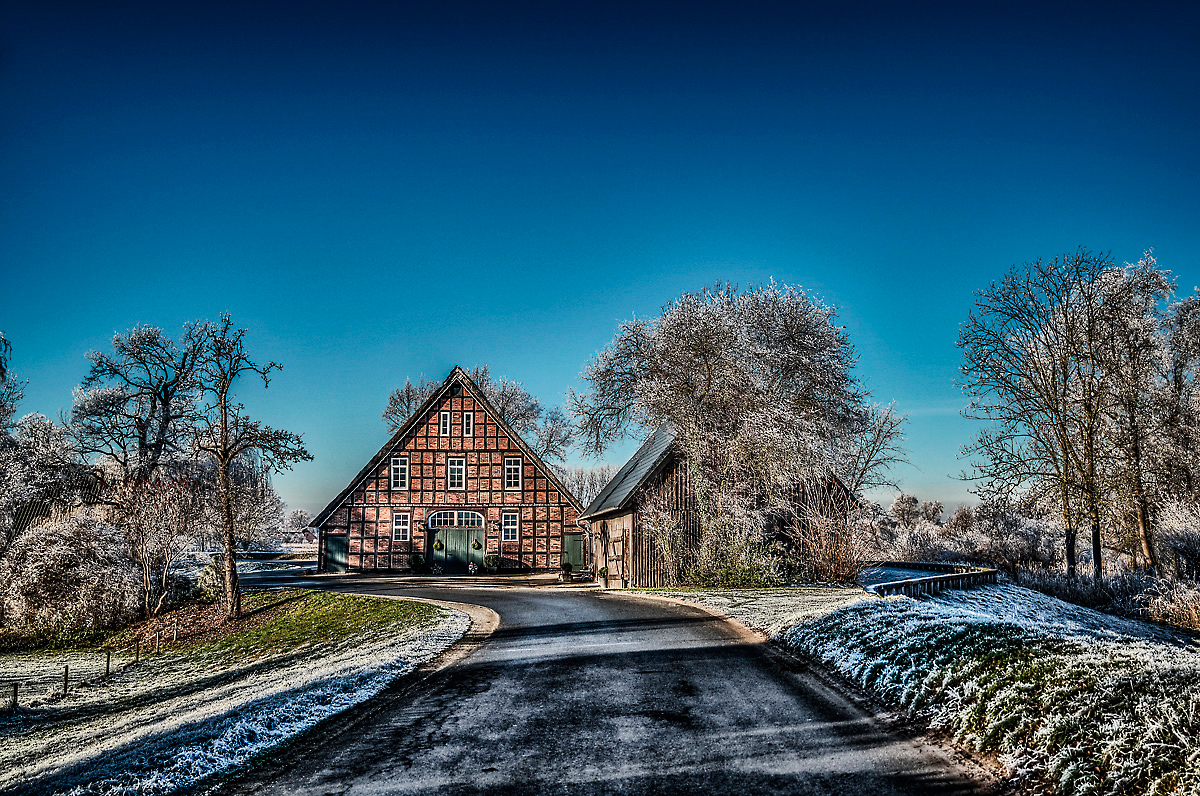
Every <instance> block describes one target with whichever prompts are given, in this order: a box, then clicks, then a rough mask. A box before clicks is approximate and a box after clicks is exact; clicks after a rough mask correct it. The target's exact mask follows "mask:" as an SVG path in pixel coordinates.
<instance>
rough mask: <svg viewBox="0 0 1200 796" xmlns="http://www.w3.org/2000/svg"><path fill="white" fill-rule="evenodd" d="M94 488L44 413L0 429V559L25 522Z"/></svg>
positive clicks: (57, 509) (87, 471)
mask: <svg viewBox="0 0 1200 796" xmlns="http://www.w3.org/2000/svg"><path fill="white" fill-rule="evenodd" d="M95 487H96V479H95V476H94V473H93V472H92V471H91V470H90V468H87V467H85V466H83V464H82V462H81V461H80V458H79V455H78V453H77V452H76V450H75V448H74V447H73V446H72V444H71V438H70V436H69V435H68V434H67V431H66V429H65V428H63V427H62V426H60V425H58V424H56V423H54V422H53V421H52V420H49V419H48V418H46V416H45V415H39V414H30V415H26V416H25V417H23V418H21V420H19V421H18V422H17V423H16V425H15V426H12V427H11V433H10V432H8V431H0V556H3V555H4V551H5V549H6V548H7V547H8V546H9V544H11V543H12V541H13V540H14V539H15V538H16V536H17V535H19V534H20V533H21V532H23V531H24V530H25V529H26V528H27V527H29V525H30V524H31V523H34V522H37V521H40V520H42V519H44V518H45V517H48V516H53V515H55V514H59V513H62V512H64V511H66V510H67V509H69V508H71V507H73V506H77V505H79V503H80V501H81V499H82V497H83V496H84V495H85V494H89V493H91V492H92V491H94V489H95Z"/></svg>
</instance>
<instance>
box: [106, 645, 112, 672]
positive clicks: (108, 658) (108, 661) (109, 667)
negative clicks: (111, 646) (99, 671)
mask: <svg viewBox="0 0 1200 796" xmlns="http://www.w3.org/2000/svg"><path fill="white" fill-rule="evenodd" d="M111 671H112V650H105V651H104V676H105V677H108V675H109V672H111Z"/></svg>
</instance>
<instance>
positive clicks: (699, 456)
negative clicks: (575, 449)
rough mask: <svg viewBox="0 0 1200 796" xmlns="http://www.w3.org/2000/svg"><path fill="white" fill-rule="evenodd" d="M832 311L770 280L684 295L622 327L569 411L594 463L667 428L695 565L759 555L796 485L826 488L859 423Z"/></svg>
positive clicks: (587, 373) (849, 352) (850, 360)
mask: <svg viewBox="0 0 1200 796" xmlns="http://www.w3.org/2000/svg"><path fill="white" fill-rule="evenodd" d="M833 320H834V310H833V309H832V308H831V307H828V306H826V305H825V304H823V303H821V302H820V301H818V300H817V299H815V298H813V297H812V296H810V295H809V294H807V293H805V292H804V291H802V290H800V289H798V288H795V287H791V286H779V285H776V284H775V283H770V284H768V285H763V286H759V287H751V288H750V289H748V290H745V291H739V290H737V289H735V288H734V287H733V286H731V285H717V286H716V287H713V288H710V289H707V290H702V291H700V292H698V293H687V294H685V295H683V296H681V297H680V298H679V299H677V300H675V301H673V302H671V303H670V304H667V305H666V306H664V307H663V309H662V312H661V313H660V315H659V316H658V317H657V318H654V319H649V320H642V319H635V320H632V321H627V322H625V323H623V324H622V325H621V327H620V329H619V331H618V332H617V335H616V337H615V338H614V339H613V340H612V341H611V342H610V343H609V344H608V345H607V346H606V347H605V348H604V349H603V350H602V351H601V352H599V353H598V354H597V355H596V356H595V357H594V358H593V359H592V361H591V362H590V363H589V364H588V365H587V367H586V368H585V370H584V372H583V379H584V381H585V383H586V385H587V389H586V391H584V392H582V393H573V394H572V395H571V399H570V404H571V409H572V412H573V414H574V416H575V418H576V422H577V426H578V427H579V429H580V431H581V434H582V437H583V447H584V448H585V450H586V451H587V452H589V453H592V454H599V453H601V452H603V451H604V450H605V449H606V448H607V447H608V446H609V445H611V444H613V443H614V442H616V441H618V440H620V439H625V438H628V437H629V436H631V435H644V434H646V433H648V432H649V431H650V430H653V429H655V428H657V427H658V426H660V425H662V424H663V423H666V422H671V423H674V424H675V425H676V427H677V428H678V435H677V444H678V445H679V448H680V451H681V453H682V454H683V456H684V458H685V461H686V463H687V466H688V468H689V470H690V474H691V476H692V484H693V488H694V489H695V490H696V492H697V496H698V501H697V507H698V511H699V513H700V516H701V532H702V540H701V548H702V549H701V553H700V557H699V560H700V561H701V562H703V561H706V560H708V559H712V561H713V565H714V566H721V565H722V564H721V563H720V561H719V558H720V557H721V556H732V557H734V558H737V559H739V560H741V561H745V562H747V563H748V565H753V563H752V562H753V561H754V560H755V559H757V558H760V555H759V553H760V552H761V544H762V529H763V528H764V527H765V526H766V525H767V524H768V523H769V522H770V521H771V518H772V517H775V516H777V515H779V514H780V513H781V512H783V511H784V510H785V509H786V507H788V506H789V505H791V503H792V501H794V499H795V498H796V495H797V494H798V493H799V492H800V491H801V490H802V489H803V486H804V485H805V484H823V483H825V482H826V481H827V479H828V478H829V474H830V473H831V472H833V470H834V468H835V466H836V463H837V455H836V449H837V441H838V440H839V439H840V438H842V437H844V436H845V435H846V434H847V433H848V431H849V429H851V428H852V427H854V426H855V425H856V424H859V423H861V422H862V419H863V415H864V409H863V395H862V392H861V390H860V389H859V388H858V385H857V383H856V382H855V379H854V378H853V376H852V374H851V368H852V366H853V364H854V359H855V358H854V352H853V349H852V348H851V346H850V342H849V340H848V339H847V337H846V335H845V332H844V330H843V329H842V328H840V327H838V326H835V325H834V323H833Z"/></svg>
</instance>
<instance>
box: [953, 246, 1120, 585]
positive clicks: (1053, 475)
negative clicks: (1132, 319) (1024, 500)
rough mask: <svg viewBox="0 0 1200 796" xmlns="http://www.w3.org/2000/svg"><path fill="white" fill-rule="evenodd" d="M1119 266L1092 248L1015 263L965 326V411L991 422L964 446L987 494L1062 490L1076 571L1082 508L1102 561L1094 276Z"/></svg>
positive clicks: (1069, 556) (1002, 498)
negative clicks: (1044, 258) (1056, 256)
mask: <svg viewBox="0 0 1200 796" xmlns="http://www.w3.org/2000/svg"><path fill="white" fill-rule="evenodd" d="M1111 266H1112V263H1111V260H1109V259H1108V258H1106V257H1096V256H1093V255H1092V254H1091V253H1089V252H1087V251H1085V250H1082V249H1081V250H1079V251H1078V252H1076V253H1075V254H1074V255H1068V256H1064V257H1061V258H1055V259H1053V260H1050V261H1043V260H1037V261H1035V262H1032V263H1027V264H1025V265H1024V266H1022V267H1014V268H1013V269H1011V270H1010V271H1009V273H1008V274H1007V275H1005V277H1004V278H1003V279H1002V280H1001V281H1000V282H999V283H993V284H992V285H991V286H989V287H988V288H987V289H986V290H982V291H980V292H979V293H977V294H976V302H975V309H974V310H972V312H971V313H970V315H969V316H968V318H967V322H966V323H965V324H964V325H963V328H962V330H961V332H960V334H959V340H958V346H959V348H960V349H961V350H962V352H963V365H962V374H963V377H964V378H963V382H962V387H963V390H964V392H966V393H967V395H968V396H969V397H970V399H971V403H970V404H969V405H968V407H967V408H966V409H964V410H963V414H964V415H965V416H967V417H970V418H973V419H979V420H985V421H988V425H987V426H986V427H985V428H984V429H982V430H981V431H980V432H979V434H978V436H977V437H976V438H975V440H974V441H973V442H971V443H969V444H968V445H966V446H965V447H964V449H963V453H964V455H967V456H971V457H973V459H974V465H973V467H974V469H973V472H972V473H971V474H969V475H967V476H966V477H967V478H972V479H974V480H977V481H978V482H979V491H980V494H981V495H983V496H984V497H985V498H986V499H989V500H995V501H999V502H1001V503H1008V502H1010V501H1011V499H1012V497H1013V495H1014V494H1018V493H1021V492H1023V491H1026V490H1035V491H1041V492H1043V493H1045V494H1051V495H1054V496H1055V499H1056V502H1057V504H1058V511H1059V514H1060V516H1061V517H1062V523H1063V529H1064V551H1065V556H1066V563H1067V573H1068V575H1069V576H1072V577H1073V576H1074V575H1075V567H1076V553H1075V544H1076V535H1077V531H1078V528H1079V526H1080V524H1081V521H1082V519H1083V516H1086V517H1087V519H1088V520H1089V521H1090V525H1091V528H1092V547H1093V563H1094V564H1095V566H1096V572H1097V573H1099V572H1100V571H1101V570H1100V566H1101V557H1100V554H1099V548H1100V528H1101V522H1100V512H1099V505H1100V499H1101V498H1100V481H1099V475H1100V455H1101V453H1102V451H1101V447H1100V445H1099V436H1100V432H1101V417H1102V413H1103V408H1104V407H1103V399H1102V393H1101V391H1100V387H1101V385H1102V383H1103V381H1102V376H1101V375H1100V373H1099V367H1098V363H1097V360H1096V355H1097V348H1096V342H1097V340H1098V335H1099V323H1098V319H1099V302H1098V298H1097V288H1096V280H1097V278H1098V276H1099V274H1100V273H1101V272H1103V271H1104V269H1106V268H1109V267H1111Z"/></svg>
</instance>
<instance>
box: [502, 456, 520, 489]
mask: <svg viewBox="0 0 1200 796" xmlns="http://www.w3.org/2000/svg"><path fill="white" fill-rule="evenodd" d="M510 462H516V463H517V466H516V470H517V485H516V486H513V485H512V484H510V483H509V482H508V469H509V463H510ZM524 469H525V463H524V462H523V461H522V459H521V457H520V456H505V457H504V488H505V489H513V490H519V489H520V488H521V484H522V482H523V481H524V475H525V474H524V472H523V471H524Z"/></svg>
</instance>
